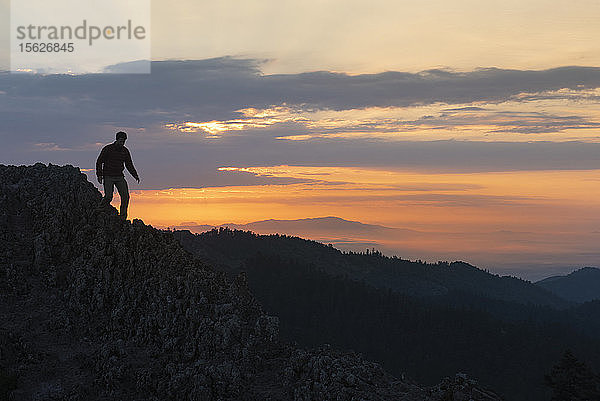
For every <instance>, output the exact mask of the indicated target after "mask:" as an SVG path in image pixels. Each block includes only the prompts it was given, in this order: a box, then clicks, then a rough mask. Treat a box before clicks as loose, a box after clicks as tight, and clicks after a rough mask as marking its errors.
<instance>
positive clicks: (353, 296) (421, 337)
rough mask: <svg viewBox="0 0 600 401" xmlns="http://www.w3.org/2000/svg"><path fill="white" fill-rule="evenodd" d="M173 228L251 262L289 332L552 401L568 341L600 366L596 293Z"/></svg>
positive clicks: (237, 263) (441, 265) (419, 371)
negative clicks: (460, 372)
mask: <svg viewBox="0 0 600 401" xmlns="http://www.w3.org/2000/svg"><path fill="white" fill-rule="evenodd" d="M310 220H311V219H303V220H299V221H294V222H293V223H290V224H300V225H302V224H310ZM318 221H319V223H323V222H327V220H323V219H318ZM330 221H331V222H333V223H338V224H340V225H344V224H348V223H350V224H354V225H356V226H358V225H357V224H356V223H357V222H345V221H341V222H340V221H339V220H337V219H331V220H330ZM264 224H269V223H268V221H267V222H265V223H264ZM358 224H360V223H358ZM246 226H247V225H246ZM359 227H360V226H359ZM173 235H174V236H175V238H176V239H177V240H178V241H179V242H180V243H181V244H182V245H183V247H184V249H186V250H188V251H189V252H191V253H193V254H194V255H196V256H197V257H198V258H199V259H200V260H202V261H205V262H206V263H208V264H210V265H212V266H214V267H215V268H217V269H219V270H222V271H224V272H226V273H227V274H228V275H230V276H231V277H236V276H237V275H239V274H240V273H241V272H245V273H246V274H247V276H248V283H249V286H250V289H251V290H252V292H253V293H254V294H255V295H256V296H257V298H258V300H259V301H260V303H261V304H262V305H263V306H264V307H265V308H266V310H267V311H268V312H269V313H273V314H275V315H277V316H278V317H279V318H280V322H281V329H282V334H283V335H284V336H285V337H286V338H288V339H290V340H293V341H297V342H299V343H300V344H303V345H305V346H312V345H316V344H318V343H322V342H327V343H329V344H332V345H334V346H337V347H342V348H347V349H354V350H356V351H358V352H361V353H363V354H364V355H366V356H368V357H369V358H372V359H373V360H377V361H380V362H381V363H382V365H383V366H385V367H386V368H387V369H389V370H390V371H391V372H393V373H394V374H398V375H399V374H402V372H407V373H408V374H409V375H411V376H412V377H415V378H417V379H418V380H420V381H422V382H425V383H434V382H435V381H436V380H438V379H439V377H440V376H443V375H447V372H452V371H455V370H456V369H457V368H460V369H464V370H465V371H466V372H467V373H468V374H470V375H473V376H476V377H478V378H480V379H481V382H482V383H483V384H484V385H486V386H490V387H492V388H495V389H497V390H498V391H500V392H501V393H502V394H503V395H504V396H505V397H506V399H510V400H528V401H533V400H540V401H541V400H544V401H545V400H547V399H548V398H547V397H548V394H546V393H545V392H544V387H543V377H544V374H545V373H547V372H548V370H549V369H550V367H551V365H552V363H553V362H552V361H553V360H555V359H556V358H558V357H559V353H561V352H563V351H564V350H565V349H574V350H575V353H576V354H577V355H583V356H585V357H586V358H588V362H590V361H591V362H592V363H595V364H596V365H597V366H600V341H598V340H596V338H598V336H600V324H595V323H594V322H595V321H599V322H600V319H599V317H600V302H598V303H585V304H582V305H579V304H575V303H574V302H572V301H569V300H567V299H564V298H562V297H560V296H558V295H556V294H554V293H552V292H551V291H549V290H547V289H545V288H542V287H541V286H538V285H536V284H533V283H531V282H529V281H525V280H521V279H518V278H514V277H506V276H504V277H501V276H498V275H495V274H491V273H489V272H487V271H485V270H481V269H478V268H477V267H475V266H472V265H470V264H468V263H465V262H460V261H458V262H438V263H425V262H422V261H410V260H405V259H400V258H397V257H386V256H384V255H382V254H381V253H380V252H378V251H371V250H368V251H366V252H360V253H356V252H341V251H340V250H338V249H336V248H334V247H333V246H331V245H324V244H322V243H319V242H316V241H312V240H306V239H302V238H299V237H293V236H286V235H279V234H270V235H259V234H255V233H253V232H250V231H242V230H232V229H229V228H219V229H213V230H210V231H207V232H203V233H200V234H193V233H191V232H190V231H187V230H182V231H174V232H173ZM520 366H527V369H526V371H525V370H523V369H521V368H519V367H520Z"/></svg>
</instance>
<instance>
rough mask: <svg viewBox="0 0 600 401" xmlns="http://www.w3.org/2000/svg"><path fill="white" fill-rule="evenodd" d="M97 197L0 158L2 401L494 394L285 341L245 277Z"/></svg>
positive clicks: (79, 185)
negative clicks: (413, 377) (423, 383)
mask: <svg viewBox="0 0 600 401" xmlns="http://www.w3.org/2000/svg"><path fill="white" fill-rule="evenodd" d="M100 199H101V195H100V193H99V192H98V191H97V190H96V188H95V187H94V186H93V185H92V184H91V183H90V182H88V181H87V178H86V176H85V175H84V174H82V173H81V172H80V171H79V169H77V168H75V167H72V166H62V167H61V166H55V165H48V166H45V165H43V164H41V163H36V164H35V165H33V166H18V167H16V166H4V165H0V239H1V242H0V301H1V303H0V318H1V319H0V334H1V338H0V371H6V372H8V373H9V374H14V375H16V377H17V389H15V390H11V393H10V397H11V399H12V400H15V401H18V400H29V399H39V400H50V399H52V400H100V399H101V400H166V399H176V400H291V399H293V400H442V399H444V400H449V399H456V400H462V399H468V398H456V397H463V395H464V396H466V397H471V399H474V400H497V399H499V398H493V397H494V396H493V394H490V395H488V394H487V393H484V392H478V391H480V390H479V389H478V387H477V386H476V385H475V384H474V383H471V382H468V381H465V382H464V383H463V382H460V383H458V382H456V379H455V381H454V382H447V381H444V382H442V383H441V384H440V385H439V386H437V387H436V388H434V389H431V390H427V389H424V388H421V387H419V386H417V385H415V384H412V383H409V382H408V381H406V380H398V379H395V378H393V377H391V376H389V375H388V374H386V373H385V372H384V371H383V370H382V369H381V368H380V367H379V366H378V365H376V364H374V363H371V362H367V361H365V360H363V359H362V358H361V357H360V356H358V355H356V354H352V353H341V352H338V351H335V350H332V349H331V348H329V347H322V348H320V349H317V350H312V351H308V350H302V349H297V348H294V347H293V346H291V345H288V344H285V343H282V342H281V341H280V340H279V337H278V319H277V318H276V317H273V316H268V315H266V314H265V313H264V312H263V311H262V309H261V306H260V305H259V304H258V302H257V301H256V299H255V298H254V297H253V296H252V294H251V292H250V290H249V289H248V285H247V282H246V277H245V275H243V274H242V275H240V276H238V277H237V278H236V279H235V280H234V281H233V282H229V281H228V280H227V278H226V276H225V274H224V273H221V272H217V271H215V270H213V269H212V268H211V267H210V266H206V265H204V264H202V263H201V262H200V261H198V260H196V259H194V258H193V257H192V256H191V255H190V254H188V253H187V252H185V251H184V250H183V249H182V248H181V246H180V245H179V243H178V242H177V241H176V240H175V239H174V237H173V235H172V233H170V232H166V231H160V230H156V229H154V228H153V227H151V226H147V225H145V224H144V223H143V222H142V221H141V220H137V219H136V220H134V221H133V222H128V221H123V220H121V219H120V218H119V217H118V216H117V214H116V210H114V209H113V208H109V209H105V208H98V205H99V202H100ZM465 380H466V379H465ZM450 393H451V394H452V395H451V396H452V397H455V398H447V397H448V394H450ZM440 397H446V398H440ZM486 397H487V398H486ZM490 397H492V398H490Z"/></svg>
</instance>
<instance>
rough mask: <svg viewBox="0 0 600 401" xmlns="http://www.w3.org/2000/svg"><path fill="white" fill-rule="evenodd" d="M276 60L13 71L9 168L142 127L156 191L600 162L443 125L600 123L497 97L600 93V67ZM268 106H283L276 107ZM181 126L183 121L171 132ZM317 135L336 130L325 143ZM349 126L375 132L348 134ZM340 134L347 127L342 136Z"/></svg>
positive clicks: (7, 98)
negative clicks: (398, 110)
mask: <svg viewBox="0 0 600 401" xmlns="http://www.w3.org/2000/svg"><path fill="white" fill-rule="evenodd" d="M262 62H263V61H262V60H255V59H234V58H230V57H222V58H215V59H207V60H182V61H156V62H152V74H149V75H142V74H139V75H129V74H123V75H121V74H86V75H75V76H72V75H40V74H8V73H0V91H2V92H3V93H4V94H3V95H2V96H1V97H2V102H1V103H0V120H1V121H2V125H1V126H0V140H1V141H2V144H3V146H2V149H0V157H1V158H2V160H3V161H4V162H5V163H17V164H21V163H30V162H35V161H38V160H41V161H45V162H52V163H70V164H76V165H80V166H81V167H83V168H92V167H93V165H94V161H95V158H96V156H97V152H98V150H99V148H100V147H101V144H103V143H107V142H110V141H111V140H112V139H113V135H114V132H116V131H118V130H121V129H124V130H126V131H127V132H128V133H130V140H129V143H130V144H131V145H130V146H131V150H132V154H133V157H134V162H135V163H136V165H137V166H138V169H140V170H141V171H144V172H145V174H144V175H143V178H144V185H148V188H164V187H176V186H206V185H217V184H218V182H226V184H225V185H234V183H251V184H255V183H257V182H259V181H260V182H264V183H267V182H273V180H274V178H273V177H260V178H257V177H256V176H252V175H248V176H244V175H240V174H237V175H235V177H231V178H227V177H228V176H227V175H226V174H224V173H223V172H218V171H217V168H218V167H222V166H265V165H279V164H296V165H304V166H310V165H313V166H319V165H324V166H344V165H355V166H390V167H391V168H416V169H427V170H437V171H501V170H518V169H561V168H564V169H591V168H597V154H598V153H599V150H600V149H599V146H600V145H597V144H593V143H592V144H585V143H580V142H566V143H561V144H558V143H550V142H547V143H546V142H539V143H535V144H528V143H522V144H516V143H511V142H499V143H483V142H461V141H454V140H449V139H448V138H445V140H441V141H440V140H432V139H436V138H435V132H436V130H438V131H439V130H441V129H454V130H455V131H456V136H457V137H458V138H460V134H461V132H460V130H462V129H464V128H468V127H469V126H473V125H474V124H488V125H490V126H492V128H490V130H496V131H497V132H496V133H501V132H499V131H502V132H511V131H515V130H516V131H518V132H521V133H535V132H550V131H552V130H554V131H556V132H560V131H561V130H565V129H572V128H587V129H589V128H597V126H598V124H597V123H596V122H595V121H593V120H591V119H589V118H586V117H581V116H575V115H569V114H566V115H564V114H559V113H551V112H542V111H534V112H525V111H522V112H521V111H512V112H505V113H504V114H501V113H500V111H499V110H495V109H493V108H491V103H493V102H504V101H507V100H511V101H514V102H522V101H525V102H529V101H535V100H532V99H533V98H532V97H535V96H542V95H543V94H544V93H546V94H548V96H550V95H551V96H553V97H560V96H563V97H568V98H569V99H577V94H578V93H581V94H582V96H587V97H590V96H596V95H595V93H596V92H594V91H593V88H596V87H600V68H595V67H563V68H555V69H549V70H540V71H519V70H503V69H497V68H488V69H479V70H475V71H470V72H455V71H449V70H428V71H423V72H420V73H406V72H396V71H389V72H383V73H379V74H359V75H348V74H344V73H336V72H327V71H317V72H309V73H300V74H274V75H265V74H263V73H262V72H261V65H262ZM564 88H567V89H564ZM527 96H530V97H527ZM428 104H432V105H438V106H436V107H438V109H440V110H439V111H434V112H428V113H424V114H422V115H420V116H412V117H410V118H409V117H396V118H392V119H387V120H383V121H381V120H377V119H368V118H367V119H364V120H360V119H359V120H357V121H351V123H350V124H349V123H348V121H350V120H351V118H348V119H347V118H339V119H327V118H323V119H316V120H314V121H312V120H310V119H307V118H306V117H305V116H304V115H303V114H302V113H311V112H320V111H323V110H325V111H327V110H349V112H352V113H353V112H354V111H355V110H356V109H357V108H359V109H363V108H373V107H382V108H385V107H405V106H411V107H413V106H419V105H428ZM440 104H441V106H440ZM452 105H455V106H456V107H452ZM283 109H285V110H287V111H285V112H282V110H283ZM265 110H271V111H273V110H275V111H278V112H279V113H280V114H277V113H275V115H265V114H264V112H265ZM261 113H262V114H261ZM188 122H192V123H194V122H195V123H197V124H200V125H198V126H194V125H193V124H192V125H191V126H190V125H189V124H187V123H188ZM207 123H210V124H207ZM167 124H174V126H172V127H173V128H176V129H172V130H169V129H165V125H167ZM179 128H184V129H190V130H192V131H193V130H195V129H198V130H203V131H204V132H207V135H206V136H205V137H203V136H201V135H181V134H180V133H179V131H177V129H179ZM416 129H421V130H428V131H429V132H430V134H431V138H430V140H427V141H423V142H421V143H415V142H411V141H410V140H409V139H405V140H398V141H396V142H393V143H390V142H386V141H381V140H380V138H374V137H372V136H370V134H371V133H373V132H377V131H379V132H392V131H394V130H396V131H399V130H404V131H407V132H409V131H411V130H416ZM211 130H212V131H211ZM236 130H237V131H236ZM224 132H227V135H223V133H224ZM317 132H321V133H323V134H324V135H323V136H322V137H319V138H315V137H314V134H315V133H317ZM348 132H353V133H356V134H357V135H359V134H361V133H363V134H364V135H363V136H362V137H344V135H346V133H348ZM336 133H337V134H339V136H337V137H335V136H331V137H330V136H329V135H332V134H336ZM492 133H493V132H492ZM230 134H231V135H230ZM301 135H305V136H304V137H297V139H304V140H300V141H282V140H276V138H278V137H292V136H301ZM209 136H213V138H209ZM36 144H45V145H36ZM44 149H45V150H46V151H43V150H44ZM222 180H224V181H222Z"/></svg>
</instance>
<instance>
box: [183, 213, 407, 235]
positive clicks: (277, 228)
mask: <svg viewBox="0 0 600 401" xmlns="http://www.w3.org/2000/svg"><path fill="white" fill-rule="evenodd" d="M207 227H208V229H207ZM218 227H229V228H231V229H237V230H250V231H268V232H270V233H279V234H289V233H292V232H308V231H312V232H319V231H321V232H323V233H327V234H330V233H335V234H339V235H342V236H343V235H344V234H347V233H349V232H351V233H352V234H374V233H376V234H381V235H386V234H389V233H390V232H399V231H401V232H404V233H415V232H416V231H413V230H408V229H401V228H392V227H385V226H381V225H377V224H365V223H361V222H359V221H351V220H345V219H342V218H340V217H335V216H327V217H313V218H306V219H295V220H277V219H268V220H260V221H254V222H251V223H246V224H235V223H225V224H220V225H218V226H207V225H197V224H181V225H180V226H175V227H174V229H177V230H182V229H186V230H190V231H192V232H195V233H200V232H203V231H208V230H210V229H212V228H218Z"/></svg>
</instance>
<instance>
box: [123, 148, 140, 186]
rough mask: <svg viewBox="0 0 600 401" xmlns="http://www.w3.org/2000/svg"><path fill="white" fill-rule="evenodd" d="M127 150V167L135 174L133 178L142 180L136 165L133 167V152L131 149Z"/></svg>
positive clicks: (138, 180)
mask: <svg viewBox="0 0 600 401" xmlns="http://www.w3.org/2000/svg"><path fill="white" fill-rule="evenodd" d="M126 150H127V159H126V160H125V167H127V170H128V171H129V173H130V174H131V175H132V176H133V178H135V179H136V180H137V182H140V177H139V176H138V173H137V171H136V170H135V167H133V161H132V160H131V153H129V149H126Z"/></svg>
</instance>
